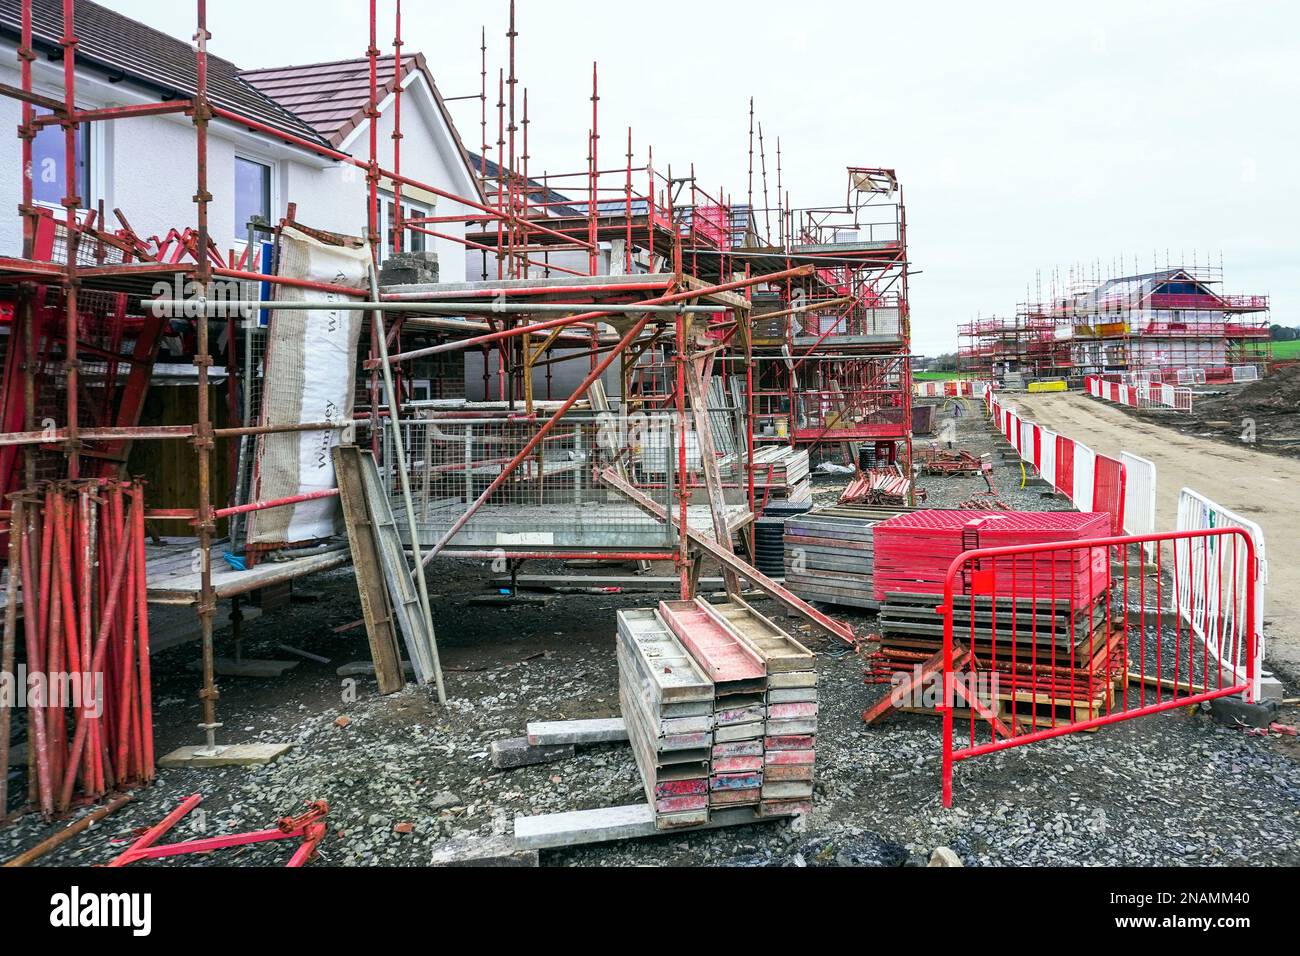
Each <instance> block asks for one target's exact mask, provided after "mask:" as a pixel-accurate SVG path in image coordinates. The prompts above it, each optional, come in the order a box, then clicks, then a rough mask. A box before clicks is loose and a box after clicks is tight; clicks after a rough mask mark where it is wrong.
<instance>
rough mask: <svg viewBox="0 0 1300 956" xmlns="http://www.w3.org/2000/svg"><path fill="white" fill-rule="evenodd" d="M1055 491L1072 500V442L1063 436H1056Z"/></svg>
mask: <svg viewBox="0 0 1300 956" xmlns="http://www.w3.org/2000/svg"><path fill="white" fill-rule="evenodd" d="M1052 484H1053V485H1054V486H1055V487H1056V490H1057V491H1059V492H1060V493H1061V494H1063V495H1065V497H1067V498H1069V499H1070V500H1074V441H1073V440H1072V439H1069V438H1066V437H1065V436H1064V435H1057V436H1056V480H1055V481H1054V482H1052Z"/></svg>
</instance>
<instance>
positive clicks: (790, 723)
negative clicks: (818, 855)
mask: <svg viewBox="0 0 1300 956" xmlns="http://www.w3.org/2000/svg"><path fill="white" fill-rule="evenodd" d="M618 663H619V701H620V704H621V705H622V709H623V719H624V724H625V725H626V729H627V734H628V739H629V741H630V742H631V745H632V749H633V753H634V754H635V757H636V762H637V768H638V769H639V770H640V772H641V777H642V780H643V782H644V785H645V790H646V796H647V798H648V800H649V803H650V805H651V807H652V808H653V811H654V820H655V825H656V827H657V828H658V829H669V828H675V827H690V826H698V825H702V824H705V823H708V822H710V821H711V820H713V819H714V815H715V814H718V813H723V812H725V811H731V810H735V809H738V808H745V809H749V810H752V811H754V812H755V813H756V815H757V816H758V817H782V816H792V815H795V814H800V813H806V812H808V811H809V810H810V809H811V806H812V791H813V772H814V766H815V763H816V737H817V707H818V703H817V671H816V664H815V660H814V657H813V654H812V652H811V651H810V650H808V649H807V648H806V647H804V646H803V645H802V644H800V643H799V642H798V641H797V640H795V639H794V638H793V637H791V636H790V635H789V634H787V633H786V632H785V631H784V630H782V629H781V628H780V627H778V626H777V625H776V624H774V623H773V622H772V621H771V620H769V619H768V618H766V617H765V616H763V615H762V614H760V613H758V612H757V611H755V610H754V608H753V607H751V606H750V605H749V604H747V603H745V602H744V601H742V600H740V599H739V598H732V599H731V600H730V601H729V602H727V603H725V604H720V605H717V606H714V605H710V604H709V603H708V602H707V601H705V600H703V599H698V598H697V599H696V600H694V601H664V602H661V603H660V605H659V607H658V609H657V610H650V609H645V610H623V611H619V612H618Z"/></svg>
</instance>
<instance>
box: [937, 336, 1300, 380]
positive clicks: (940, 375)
mask: <svg viewBox="0 0 1300 956" xmlns="http://www.w3.org/2000/svg"><path fill="white" fill-rule="evenodd" d="M1286 344H1287V345H1290V344H1291V343H1290V342H1288V343H1286ZM974 377H975V376H974V375H971V374H970V373H969V372H913V373H912V378H913V379H915V380H916V381H918V382H946V381H948V379H950V378H974Z"/></svg>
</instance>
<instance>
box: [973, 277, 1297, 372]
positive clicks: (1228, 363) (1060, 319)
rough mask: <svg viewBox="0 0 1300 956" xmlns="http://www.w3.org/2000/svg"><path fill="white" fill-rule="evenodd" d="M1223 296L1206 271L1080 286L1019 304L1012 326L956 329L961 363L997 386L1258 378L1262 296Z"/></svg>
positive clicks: (1267, 349) (1264, 344)
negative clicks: (1087, 378) (1100, 379)
mask: <svg viewBox="0 0 1300 956" xmlns="http://www.w3.org/2000/svg"><path fill="white" fill-rule="evenodd" d="M1221 287H1222V269H1221V268H1216V267H1208V266H1199V267H1191V268H1189V267H1185V266H1179V267H1171V268H1167V269H1163V270H1160V271H1157V272H1151V273H1146V274H1143V275H1131V276H1121V277H1118V278H1113V279H1107V280H1105V281H1103V282H1100V283H1097V284H1094V285H1090V286H1086V285H1080V286H1076V287H1075V288H1073V289H1071V290H1070V291H1069V292H1067V293H1065V294H1054V295H1053V296H1052V297H1051V298H1050V299H1048V300H1047V301H1043V302H1031V303H1026V304H1022V305H1021V306H1020V307H1019V309H1018V310H1017V313H1016V316H1015V318H1013V319H998V318H987V319H978V320H975V321H973V322H969V323H966V324H965V325H963V326H961V328H960V330H959V333H960V336H961V345H960V350H959V352H958V359H959V363H960V366H961V368H962V370H963V371H969V372H974V373H977V374H982V375H987V376H991V377H994V378H997V379H999V380H1005V379H1006V378H1007V377H1008V376H1010V377H1012V378H1013V379H1014V378H1023V379H1025V380H1033V379H1042V378H1053V377H1073V376H1081V375H1105V374H1124V375H1129V376H1134V377H1141V378H1145V379H1147V380H1155V381H1169V382H1179V383H1181V384H1190V383H1194V382H1202V381H1231V380H1232V379H1233V378H1234V377H1235V378H1237V379H1241V378H1252V377H1255V376H1256V375H1259V374H1263V373H1264V372H1265V371H1266V369H1267V366H1268V364H1269V362H1270V361H1271V359H1272V349H1271V345H1270V332H1269V316H1268V312H1269V300H1268V296H1264V295H1230V294H1227V293H1224V292H1222V291H1219V290H1220V289H1221ZM1234 370H1236V371H1234Z"/></svg>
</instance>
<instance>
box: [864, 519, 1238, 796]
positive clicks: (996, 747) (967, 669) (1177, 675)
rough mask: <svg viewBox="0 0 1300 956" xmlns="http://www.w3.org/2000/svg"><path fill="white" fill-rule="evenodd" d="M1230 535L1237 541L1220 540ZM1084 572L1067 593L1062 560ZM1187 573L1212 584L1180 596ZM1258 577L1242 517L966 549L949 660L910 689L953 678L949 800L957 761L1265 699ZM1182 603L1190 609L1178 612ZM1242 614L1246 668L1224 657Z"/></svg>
mask: <svg viewBox="0 0 1300 956" xmlns="http://www.w3.org/2000/svg"><path fill="white" fill-rule="evenodd" d="M881 527H883V526H882V525H877V526H876V534H877V536H879V532H880V528H881ZM1226 536H1234V537H1235V538H1237V539H1238V540H1237V541H1233V542H1229V541H1220V540H1217V539H1219V538H1223V537H1226ZM1143 544H1154V545H1155V547H1154V548H1153V549H1152V550H1153V552H1154V555H1155V567H1154V568H1151V567H1150V566H1149V565H1147V564H1146V563H1145V561H1144V558H1143V553H1142V551H1141V549H1139V548H1137V547H1134V546H1135V545H1143ZM1161 545H1163V546H1164V547H1161ZM877 549H879V538H878V537H877ZM877 553H879V552H878V551H877ZM1079 568H1084V569H1087V570H1086V572H1085V573H1086V574H1087V575H1089V577H1088V586H1086V587H1072V588H1068V589H1062V588H1061V587H1060V580H1061V577H1062V569H1067V572H1066V573H1068V574H1070V575H1077V574H1078V573H1079V571H1078V569H1079ZM1189 571H1190V572H1192V573H1194V574H1195V575H1196V577H1197V579H1198V580H1199V581H1201V582H1203V583H1204V584H1205V586H1206V587H1207V593H1206V594H1205V595H1204V596H1203V597H1201V598H1198V599H1197V600H1195V601H1191V600H1190V599H1189V598H1188V596H1187V595H1182V596H1181V597H1180V595H1179V594H1178V583H1177V582H1178V581H1180V580H1182V579H1185V578H1186V577H1187V576H1188V573H1189ZM1255 574H1256V558H1255V549H1254V541H1253V539H1252V538H1251V536H1250V533H1249V532H1248V531H1246V530H1245V529H1242V528H1235V527H1230V528H1211V529H1205V530H1198V531H1182V532H1169V533H1165V534H1158V535H1139V536H1132V537H1102V538H1093V539H1086V540H1075V541H1060V542H1054V543H1043V544H1020V545H1014V546H1011V547H993V548H978V549H975V550H970V551H966V552H965V553H963V554H960V555H958V556H957V557H955V558H954V559H953V560H952V562H951V564H950V565H949V567H948V570H947V572H946V574H945V576H944V585H943V598H942V602H943V603H942V605H941V606H940V607H938V608H937V609H936V610H937V611H938V612H939V614H941V615H942V617H943V640H942V643H941V645H940V646H939V649H938V651H937V653H936V661H941V664H938V663H937V662H936V663H934V664H929V665H927V666H928V670H927V666H920V667H917V668H916V670H915V676H914V679H913V682H912V684H911V688H910V689H912V690H916V689H918V688H920V685H921V684H922V682H923V681H926V680H929V679H931V678H932V675H935V674H938V673H941V674H942V675H943V677H942V685H941V686H942V694H941V699H940V701H939V705H938V709H939V711H940V712H941V714H942V716H943V740H942V744H943V759H942V786H943V802H944V806H951V805H952V787H953V768H954V766H955V765H956V763H958V762H959V761H962V760H968V759H970V758H972V757H977V756H980V755H981V754H987V753H993V752H996V751H1000V750H1005V749H1007V748H1010V747H1018V746H1022V745H1024V744H1030V743H1034V742H1036V741H1039V740H1047V739H1050V738H1053V737H1059V736H1062V735H1064V734H1068V733H1074V732H1076V731H1083V730H1093V729H1096V728H1099V727H1102V726H1104V725H1107V724H1113V723H1117V722H1119V721H1121V720H1128V719H1130V718H1133V717H1141V716H1145V715H1150V714H1157V713H1160V712H1162V711H1166V710H1171V709H1173V708H1178V707H1187V706H1189V705H1191V704H1196V703H1199V702H1200V701H1204V700H1210V699H1213V698H1216V697H1227V696H1230V695H1235V694H1242V695H1244V696H1245V697H1246V699H1247V700H1251V699H1253V696H1254V692H1253V690H1252V688H1253V684H1254V677H1255V670H1256V662H1255V654H1254V647H1253V644H1254V641H1255V614H1256V602H1255V594H1256V586H1257V582H1256V578H1255ZM1094 578H1095V579H1094ZM1209 589H1212V593H1210V590H1209ZM1171 604H1172V605H1174V606H1176V607H1179V608H1182V609H1184V610H1185V613H1177V614H1169V613H1168V611H1167V610H1166V609H1167V608H1168V607H1169V606H1170V605H1171ZM1243 620H1244V622H1245V626H1244V627H1242V628H1240V629H1237V630H1236V631H1234V632H1233V633H1237V634H1239V635H1241V636H1243V637H1244V638H1245V639H1246V640H1247V641H1248V642H1250V646H1248V647H1247V649H1246V653H1245V655H1244V657H1243V659H1244V661H1245V662H1246V668H1245V670H1246V673H1245V675H1244V677H1243V675H1241V674H1240V673H1239V672H1234V670H1233V669H1232V668H1231V667H1230V666H1228V665H1226V664H1221V663H1220V661H1221V660H1225V659H1228V660H1231V659H1232V655H1230V654H1228V653H1227V650H1228V649H1227V648H1226V647H1225V641H1227V640H1230V639H1231V637H1230V635H1229V632H1230V631H1231V630H1232V629H1231V628H1230V627H1229V626H1228V624H1229V622H1233V621H1237V622H1240V621H1243ZM958 711H961V712H962V714H961V717H960V718H958V714H957V712H958Z"/></svg>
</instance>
